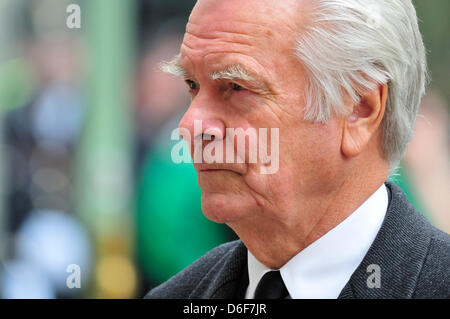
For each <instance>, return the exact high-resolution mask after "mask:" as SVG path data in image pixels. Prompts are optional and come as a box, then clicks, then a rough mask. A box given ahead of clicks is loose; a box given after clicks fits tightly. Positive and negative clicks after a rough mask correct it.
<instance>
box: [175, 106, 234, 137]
mask: <svg viewBox="0 0 450 319" xmlns="http://www.w3.org/2000/svg"><path fill="white" fill-rule="evenodd" d="M206 105H207V104H200V103H198V102H193V103H192V104H191V105H190V106H189V109H188V110H187V111H186V113H185V114H184V116H183V118H182V119H181V121H180V124H179V128H180V131H181V130H188V132H189V133H190V134H189V135H190V138H191V139H192V140H191V141H187V142H190V143H193V142H194V140H201V141H205V142H204V143H203V145H205V144H207V143H208V142H211V141H219V140H223V139H224V138H225V132H226V126H225V123H224V122H223V120H222V119H220V117H219V116H218V114H216V113H215V112H214V110H213V109H212V108H210V107H208V106H206ZM184 138H186V136H184Z"/></svg>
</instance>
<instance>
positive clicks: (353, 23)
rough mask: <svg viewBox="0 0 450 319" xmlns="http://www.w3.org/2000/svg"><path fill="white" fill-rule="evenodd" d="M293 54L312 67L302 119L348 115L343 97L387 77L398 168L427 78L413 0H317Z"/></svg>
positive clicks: (389, 141)
mask: <svg viewBox="0 0 450 319" xmlns="http://www.w3.org/2000/svg"><path fill="white" fill-rule="evenodd" d="M308 18H309V19H310V21H308V23H307V25H306V26H304V27H303V29H302V30H301V31H300V32H299V35H298V39H297V46H296V49H295V54H296V56H297V57H298V58H299V59H300V61H301V62H302V65H303V66H304V67H305V69H306V72H307V75H308V76H307V87H306V91H305V96H306V98H307V102H306V107H305V115H304V117H305V119H306V120H311V121H315V122H323V123H324V122H326V121H328V120H329V118H330V117H331V115H332V113H335V114H344V115H345V114H346V112H347V110H346V108H345V106H344V97H345V96H346V95H348V96H349V97H350V98H351V99H352V100H353V102H355V103H358V102H359V100H360V96H361V95H360V94H361V93H363V92H364V91H367V90H372V89H374V88H375V87H376V86H377V85H379V84H387V85H388V88H389V94H388V99H387V104H386V110H385V115H384V118H383V122H382V130H383V146H382V148H383V154H384V156H385V159H386V160H387V161H388V162H389V164H390V167H391V170H393V169H395V168H396V167H397V165H398V163H399V162H400V160H401V158H402V157H403V155H404V153H405V150H406V147H407V145H408V143H409V142H410V140H411V138H412V135H413V131H414V126H415V120H416V116H417V112H418V108H419V104H420V100H421V99H422V97H423V95H424V94H425V87H426V84H427V80H428V75H427V63H426V51H425V47H424V45H423V41H422V36H421V34H420V31H419V27H418V22H417V15H416V11H415V8H414V6H413V4H412V2H411V0H313V8H312V10H311V12H310V13H308Z"/></svg>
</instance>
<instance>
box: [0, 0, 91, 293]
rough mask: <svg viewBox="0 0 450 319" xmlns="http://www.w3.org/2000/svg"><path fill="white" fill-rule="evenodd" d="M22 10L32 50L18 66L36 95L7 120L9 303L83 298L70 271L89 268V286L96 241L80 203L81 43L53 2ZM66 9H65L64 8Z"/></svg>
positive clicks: (25, 40)
mask: <svg viewBox="0 0 450 319" xmlns="http://www.w3.org/2000/svg"><path fill="white" fill-rule="evenodd" d="M16 4H17V10H12V12H15V14H17V19H18V21H22V24H20V26H21V30H22V33H21V36H22V37H19V34H17V35H16V36H17V38H16V39H15V40H16V41H17V42H20V46H21V47H23V48H26V49H25V50H24V52H23V54H19V57H20V58H19V59H16V60H14V61H13V62H11V63H13V65H14V64H16V65H18V66H20V65H24V66H25V67H26V68H28V69H27V75H28V77H29V78H32V79H33V81H32V82H33V88H32V94H30V98H29V99H28V100H26V101H25V103H24V104H22V105H16V106H15V108H14V109H12V110H11V111H10V112H8V113H7V114H6V117H5V127H6V128H5V146H4V149H5V157H6V159H7V167H8V171H7V174H6V175H7V180H6V190H5V193H6V209H7V214H6V218H5V221H6V229H5V231H6V232H7V236H6V238H8V239H9V244H10V245H9V247H8V249H9V251H8V261H7V262H6V266H5V269H4V270H5V271H4V272H3V274H2V287H1V290H2V296H3V297H4V298H54V297H74V296H81V294H82V293H83V292H84V290H70V289H68V287H67V285H66V278H67V272H66V268H67V266H68V265H70V264H72V263H77V264H78V265H79V266H80V267H83V270H84V275H85V277H84V279H83V283H86V282H87V279H88V274H89V266H90V265H89V264H90V261H89V259H90V243H89V239H88V235H87V232H86V229H85V228H84V226H83V225H82V224H81V223H80V221H79V220H78V218H77V217H76V216H75V213H74V207H73V200H72V195H73V191H74V190H73V187H72V177H73V173H72V168H73V163H74V152H75V147H76V145H77V141H78V138H79V134H80V132H81V128H82V124H83V117H84V103H83V100H82V95H81V90H80V83H79V80H80V76H81V74H80V69H81V64H82V61H81V59H80V57H81V53H82V46H81V40H80V37H79V35H78V34H74V33H72V34H68V33H67V32H66V30H67V29H66V28H65V16H64V15H62V16H60V17H58V16H52V17H51V18H49V16H48V14H51V9H55V7H54V6H53V3H51V2H49V1H45V2H34V5H32V6H29V5H26V3H23V2H18V3H16ZM65 4H66V3H65V2H60V3H59V5H60V6H61V7H60V8H64V9H65V6H64V5H65ZM49 9H50V10H49ZM19 17H20V18H19ZM11 89H14V88H11Z"/></svg>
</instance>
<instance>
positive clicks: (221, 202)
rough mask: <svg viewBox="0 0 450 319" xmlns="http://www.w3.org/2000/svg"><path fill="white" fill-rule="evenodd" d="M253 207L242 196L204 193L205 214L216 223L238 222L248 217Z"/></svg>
mask: <svg viewBox="0 0 450 319" xmlns="http://www.w3.org/2000/svg"><path fill="white" fill-rule="evenodd" d="M252 206H254V204H253V205H252V204H250V202H249V200H248V199H246V198H243V196H242V195H241V194H220V193H202V211H203V214H204V215H205V217H206V218H208V219H209V220H211V221H213V222H215V223H219V224H226V223H231V222H236V221H238V220H239V219H241V218H243V217H245V216H247V215H248V214H249V213H250V211H252V210H253V209H254V207H252ZM252 208H253V209H252Z"/></svg>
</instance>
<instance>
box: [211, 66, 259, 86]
mask: <svg viewBox="0 0 450 319" xmlns="http://www.w3.org/2000/svg"><path fill="white" fill-rule="evenodd" d="M210 78H211V80H213V81H216V80H232V81H233V80H242V81H247V82H256V78H255V77H254V76H252V75H250V72H248V71H247V70H246V69H245V68H244V67H242V66H241V65H239V64H233V65H229V66H227V67H225V68H224V69H223V70H219V71H214V72H212V73H211V74H210Z"/></svg>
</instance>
